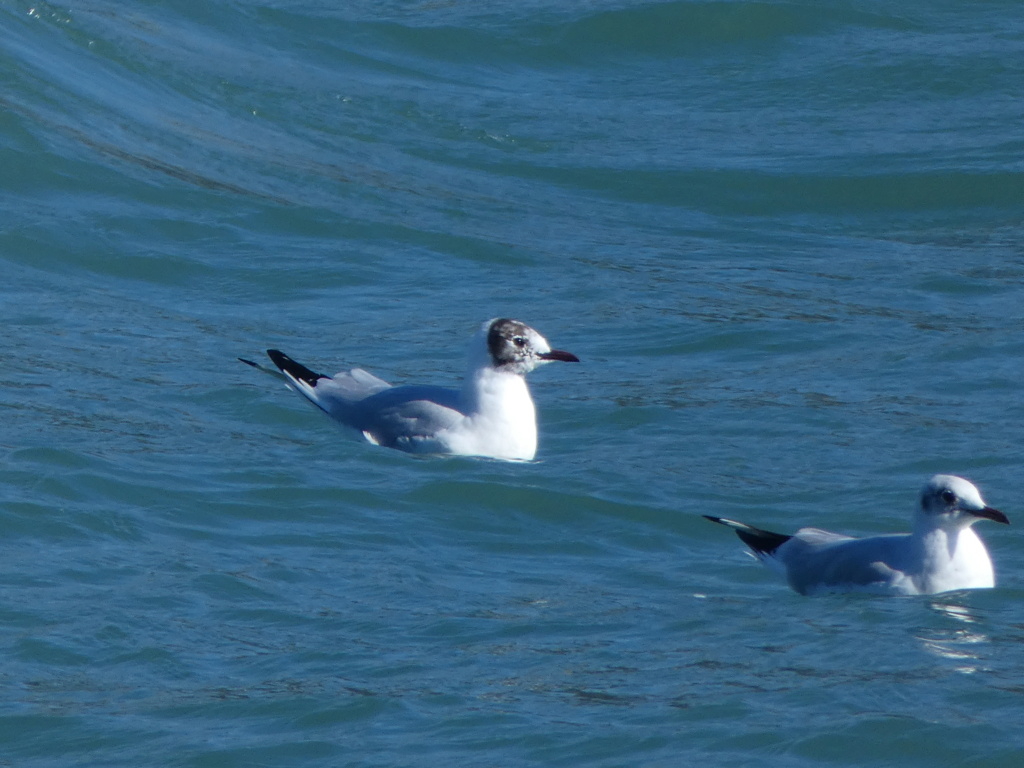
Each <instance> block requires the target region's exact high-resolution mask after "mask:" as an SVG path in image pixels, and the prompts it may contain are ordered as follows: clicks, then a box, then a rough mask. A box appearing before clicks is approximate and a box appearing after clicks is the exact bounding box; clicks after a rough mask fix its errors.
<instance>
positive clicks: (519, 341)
mask: <svg viewBox="0 0 1024 768" xmlns="http://www.w3.org/2000/svg"><path fill="white" fill-rule="evenodd" d="M512 343H513V344H515V345H516V346H517V347H519V348H520V349H522V348H523V347H525V346H526V338H525V337H523V336H513V337H512Z"/></svg>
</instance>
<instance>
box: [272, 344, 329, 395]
mask: <svg viewBox="0 0 1024 768" xmlns="http://www.w3.org/2000/svg"><path fill="white" fill-rule="evenodd" d="M267 357H269V358H270V360H271V362H273V363H274V365H276V366H277V367H278V368H279V369H280V370H281V372H282V373H287V374H288V375H289V376H291V377H293V378H295V379H298V380H299V381H302V382H305V383H306V384H309V386H311V387H315V386H316V383H317V381H319V380H320V379H327V378H330V377H329V376H324V375H323V374H322V373H317V372H316V371H312V370H310V369H309V368H307V367H306V366H304V365H303V364H302V363H297V362H295V361H294V360H292V359H291V358H290V357H288V355H286V354H285V353H284V352H282V351H281V350H279V349H268V350H267Z"/></svg>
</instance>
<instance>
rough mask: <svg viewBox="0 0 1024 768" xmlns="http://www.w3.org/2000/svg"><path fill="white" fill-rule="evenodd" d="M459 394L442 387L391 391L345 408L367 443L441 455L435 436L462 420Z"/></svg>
mask: <svg viewBox="0 0 1024 768" xmlns="http://www.w3.org/2000/svg"><path fill="white" fill-rule="evenodd" d="M459 400H460V398H459V393H458V392H457V391H455V390H452V389H445V388H444V387H423V386H411V387H391V388H389V389H386V390H381V391H379V392H377V393H376V394H373V395H371V396H370V397H367V398H365V399H364V400H360V401H359V402H357V403H351V404H349V406H348V412H349V417H350V419H351V425H352V426H354V427H355V428H356V429H358V430H359V431H360V432H362V433H363V434H364V435H365V436H366V439H367V440H370V441H371V442H374V443H377V444H378V445H384V446H387V447H389V448H399V449H402V450H406V451H412V452H417V453H420V452H421V453H432V452H444V446H443V445H442V444H440V443H438V442H437V440H436V438H437V435H438V433H440V432H443V431H444V430H447V429H450V428H451V427H453V426H455V425H456V424H457V423H458V422H460V421H461V420H462V419H464V418H465V414H463V413H462V411H461V410H460V403H459Z"/></svg>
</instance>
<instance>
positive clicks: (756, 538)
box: [704, 515, 793, 555]
mask: <svg viewBox="0 0 1024 768" xmlns="http://www.w3.org/2000/svg"><path fill="white" fill-rule="evenodd" d="M704 517H705V518H707V519H708V520H710V521H711V522H713V523H718V524H719V525H724V526H726V527H727V528H732V529H733V530H734V531H735V532H736V535H737V536H739V537H740V541H742V542H743V543H744V544H746V545H747V546H748V547H750V548H751V549H752V550H754V552H757V553H758V554H762V555H770V554H771V553H772V552H774V551H775V550H776V549H778V548H779V547H781V546H782V545H783V544H785V543H786V542H787V541H789V540H790V539H791V538H793V537H792V536H787V535H786V534H784V533H773V532H772V531H765V530H762V529H761V528H755V527H754V526H752V525H747V524H746V523H739V522H736V521H735V520H729V519H727V518H724V517H712V516H711V515H704Z"/></svg>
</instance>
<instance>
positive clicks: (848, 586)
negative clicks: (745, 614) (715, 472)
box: [705, 475, 1010, 595]
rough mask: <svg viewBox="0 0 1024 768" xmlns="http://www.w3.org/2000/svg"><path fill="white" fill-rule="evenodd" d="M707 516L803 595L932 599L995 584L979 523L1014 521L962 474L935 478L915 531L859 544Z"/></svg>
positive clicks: (924, 492)
mask: <svg viewBox="0 0 1024 768" xmlns="http://www.w3.org/2000/svg"><path fill="white" fill-rule="evenodd" d="M705 517H707V519H708V520H711V521H712V522H715V523H721V524H722V525H726V526H728V527H730V528H732V529H733V530H735V531H736V535H737V536H739V537H740V539H741V540H742V541H743V542H744V543H745V544H746V545H747V546H748V547H750V549H751V550H752V551H753V554H754V555H756V556H757V558H758V559H759V560H761V562H763V563H764V564H765V565H767V566H769V567H772V568H773V569H775V570H777V571H780V572H781V573H783V574H784V575H785V576H786V579H787V581H788V582H789V585H790V586H791V587H792V588H793V589H794V590H796V591H797V592H799V593H800V594H802V595H811V594H818V593H822V592H874V593H881V594H890V595H931V594H936V593H938V592H949V591H950V590H954V589H979V588H985V587H992V586H994V585H995V575H994V573H993V570H992V560H991V559H990V558H989V555H988V550H987V549H986V548H985V544H984V543H983V542H982V540H981V539H980V538H978V535H977V534H976V533H975V532H974V530H973V528H972V526H973V525H974V523H976V522H978V521H979V520H982V519H987V520H995V521H996V522H997V523H1009V522H1010V521H1009V519H1007V517H1006V515H1004V514H1003V513H1002V512H1000V511H999V510H998V509H993V508H992V507H990V506H988V505H987V504H986V503H985V502H984V500H983V499H982V498H981V493H979V491H978V489H977V488H976V487H975V486H974V485H973V484H972V483H970V482H969V481H967V480H964V479H963V478H962V477H956V476H954V475H935V476H934V477H933V478H932V479H931V480H929V481H928V483H927V484H926V485H925V487H924V489H923V490H922V491H921V502H920V505H919V506H918V509H917V511H916V513H915V514H914V518H913V521H914V525H913V531H912V532H911V533H900V534H892V535H887V536H870V537H867V538H863V539H857V538H853V537H851V536H843V535H842V534H838V533H831V532H829V531H823V530H820V529H818V528H801V529H800V530H799V531H797V532H796V533H794V534H793V535H792V536H787V535H785V534H781V533H772V532H770V531H763V530H761V529H760V528H755V527H753V526H751V525H746V524H745V523H739V522H736V521H735V520H727V519H725V518H721V517H711V516H709V515H705Z"/></svg>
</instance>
